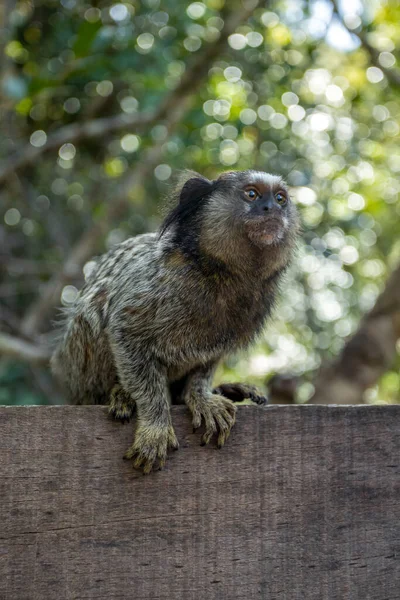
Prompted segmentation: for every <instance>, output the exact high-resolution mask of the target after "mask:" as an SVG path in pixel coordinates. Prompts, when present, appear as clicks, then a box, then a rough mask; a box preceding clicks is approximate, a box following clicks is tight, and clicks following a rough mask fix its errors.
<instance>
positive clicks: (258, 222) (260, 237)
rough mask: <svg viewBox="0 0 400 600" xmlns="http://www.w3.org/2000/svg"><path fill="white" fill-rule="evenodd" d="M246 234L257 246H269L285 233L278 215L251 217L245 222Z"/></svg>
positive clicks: (280, 238) (282, 222) (283, 225)
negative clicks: (251, 218)
mask: <svg viewBox="0 0 400 600" xmlns="http://www.w3.org/2000/svg"><path fill="white" fill-rule="evenodd" d="M246 230H247V235H248V236H249V238H250V240H251V241H252V242H253V243H254V244H257V245H258V246H269V245H271V244H277V243H278V242H280V241H281V240H282V238H283V236H284V233H285V223H284V221H283V220H282V219H280V218H278V217H267V218H265V217H264V218H261V219H259V218H258V219H253V220H251V221H248V222H247V224H246Z"/></svg>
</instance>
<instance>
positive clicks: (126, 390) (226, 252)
mask: <svg viewBox="0 0 400 600" xmlns="http://www.w3.org/2000/svg"><path fill="white" fill-rule="evenodd" d="M252 185H254V186H256V187H257V189H261V190H262V192H260V200H257V202H258V204H257V202H250V201H249V199H248V198H247V196H245V195H244V194H246V193H247V192H245V191H244V190H246V189H247V188H249V186H250V187H251V186H252ZM276 190H282V193H283V194H285V195H286V206H285V207H281V206H279V205H278V204H277V202H276V201H275V200H274V199H273V198H275V196H274V194H275V195H276V194H277V191H276ZM267 198H269V204H268V206H269V213H267V212H262V211H263V210H264V211H268V208H265V203H266V202H267V200H266V199H267ZM271 198H272V199H273V200H271ZM262 202H264V204H263V205H262V204H260V203H262ZM271 217H272V219H271ZM268 219H269V220H268ZM271 228H272V229H271ZM270 230H271V231H270ZM271 232H272V233H271ZM269 234H270V235H269ZM297 234H298V219H297V214H296V210H295V208H294V206H293V205H292V203H291V202H290V199H289V198H288V195H287V190H286V186H285V184H284V183H283V182H282V180H281V179H280V178H279V177H276V176H272V175H267V174H265V173H258V172H254V171H245V172H236V173H235V172H232V173H225V174H223V175H221V176H220V178H218V179H217V180H215V181H213V182H210V181H208V180H206V179H204V178H202V177H201V176H199V175H197V174H189V175H188V177H187V181H186V182H181V185H180V189H179V190H178V204H177V208H176V209H175V212H173V213H171V215H170V217H167V219H166V221H165V223H164V226H163V227H162V228H161V230H160V232H157V233H149V234H144V235H139V236H137V237H135V238H131V239H128V240H127V241H125V242H123V243H122V244H120V245H118V246H116V247H115V248H114V249H112V250H111V251H110V252H108V253H107V254H105V255H104V256H103V257H102V258H101V259H100V260H99V261H98V263H97V265H96V267H95V268H94V270H93V272H92V273H91V275H90V276H89V278H88V280H87V282H86V283H85V285H84V287H83V289H82V290H81V292H80V294H79V296H78V298H77V300H76V302H75V304H74V306H73V307H72V308H71V309H70V310H69V313H68V315H67V320H66V324H65V328H64V331H63V334H62V339H61V341H60V344H59V346H58V348H57V349H56V351H55V353H54V355H53V358H52V368H53V371H54V373H55V374H56V375H57V376H58V377H59V378H60V379H61V380H62V381H63V383H64V385H65V387H66V388H67V390H68V393H69V396H70V399H71V402H72V403H76V404H105V403H109V404H110V412H111V413H112V414H113V416H114V417H116V418H119V419H122V420H124V419H129V417H130V416H131V415H132V413H133V412H134V410H137V414H138V424H137V429H136V434H135V441H134V443H133V445H132V447H131V448H130V449H129V450H128V452H127V454H126V456H127V457H128V458H133V459H134V464H135V466H136V467H141V468H143V469H144V472H149V471H150V470H151V469H152V468H155V467H156V466H162V465H163V464H164V462H165V459H166V455H167V451H168V448H177V447H178V442H177V440H176V437H175V434H174V430H173V427H172V423H171V419H170V411H169V405H170V392H171V389H172V387H171V386H172V385H174V384H177V383H178V384H179V385H178V387H179V389H180V390H181V393H182V398H183V400H184V401H185V402H186V404H187V405H188V407H189V408H190V410H191V412H192V416H193V423H194V425H195V427H198V426H199V425H200V423H201V421H202V420H203V421H204V422H205V427H206V433H205V434H204V436H203V442H204V443H208V441H210V439H211V436H212V435H213V433H218V444H219V445H222V444H223V443H224V442H225V440H226V439H227V437H228V435H229V432H230V429H231V427H232V425H233V423H234V419H235V407H234V405H233V404H232V403H231V402H230V400H229V399H228V398H225V397H223V396H222V395H220V394H215V393H214V394H213V393H212V388H211V383H212V376H213V373H214V371H215V368H216V366H217V364H218V361H219V360H220V359H221V358H222V357H223V356H225V355H227V354H228V353H230V352H232V351H234V350H236V349H238V348H243V347H245V346H247V345H248V344H249V343H250V342H251V341H252V340H253V339H254V338H255V336H256V335H257V334H258V333H259V332H260V330H261V329H262V327H263V324H264V322H265V318H266V317H267V316H268V314H269V313H270V311H271V308H272V306H273V303H274V299H275V295H276V291H277V287H278V283H279V279H280V276H281V274H282V273H283V272H284V270H285V269H286V267H287V265H288V263H289V261H290V258H291V256H292V253H293V249H294V247H295V244H296V237H297ZM268 236H269V237H268Z"/></svg>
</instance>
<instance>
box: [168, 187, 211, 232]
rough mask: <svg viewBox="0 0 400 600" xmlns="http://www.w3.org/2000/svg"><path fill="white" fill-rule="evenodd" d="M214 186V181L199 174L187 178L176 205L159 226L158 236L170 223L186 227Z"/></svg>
mask: <svg viewBox="0 0 400 600" xmlns="http://www.w3.org/2000/svg"><path fill="white" fill-rule="evenodd" d="M215 188H216V182H215V181H210V180H209V179H206V178H205V177H201V176H200V175H199V176H197V177H191V178H190V179H188V180H187V181H186V182H185V183H184V185H183V186H182V189H181V190H180V192H179V191H178V196H179V202H178V204H177V206H175V208H174V209H173V210H172V211H171V212H170V213H169V214H168V215H167V217H166V219H165V220H164V223H163V224H162V225H161V228H160V237H161V236H162V235H163V234H164V233H165V232H166V231H167V229H169V227H171V226H172V225H175V226H177V227H178V228H179V227H181V228H182V227H187V226H189V225H190V223H193V219H195V218H196V216H197V215H198V214H199V212H200V211H201V209H202V208H203V206H204V205H205V203H206V201H207V199H208V198H209V196H210V195H211V194H212V192H213V191H214V190H215Z"/></svg>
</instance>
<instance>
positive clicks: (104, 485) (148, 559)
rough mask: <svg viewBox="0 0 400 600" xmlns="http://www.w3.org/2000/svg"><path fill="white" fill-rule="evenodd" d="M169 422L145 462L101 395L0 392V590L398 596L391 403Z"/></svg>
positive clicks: (399, 490) (312, 598)
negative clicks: (208, 434) (222, 439)
mask: <svg viewBox="0 0 400 600" xmlns="http://www.w3.org/2000/svg"><path fill="white" fill-rule="evenodd" d="M173 422H174V425H175V429H176V432H177V435H178V438H179V441H180V444H181V448H180V450H179V452H175V453H173V454H171V456H170V458H169V461H168V465H167V468H166V469H165V470H164V471H161V472H157V473H154V474H152V475H150V476H147V477H144V476H141V475H139V474H138V473H136V472H135V471H133V470H132V467H131V465H130V463H129V462H125V461H123V460H122V455H123V452H124V451H125V450H126V448H127V447H128V446H129V444H130V442H131V438H132V431H133V428H132V426H131V425H124V426H121V425H120V424H118V423H114V422H112V421H110V420H109V419H108V417H107V416H106V412H105V409H104V408H102V407H74V406H66V407H13V408H4V407H3V408H0V459H1V460H0V598H1V600H53V599H54V600H64V599H65V600H87V599H93V600H125V599H126V600H181V599H182V600H217V599H218V600H239V599H240V600H252V599H262V600H278V599H279V600H358V599H359V600H369V599H370V600H399V598H400V477H399V475H400V466H399V465H400V406H356V407H349V406H347V407H325V406H297V407H296V406H288V407H279V406H278V407H277V406H271V407H267V408H259V407H241V408H240V409H239V412H238V422H237V425H236V426H235V429H234V431H233V433H232V437H231V439H230V440H229V442H228V444H227V445H226V446H225V447H224V448H223V449H222V450H217V449H216V448H215V447H212V446H211V447H207V448H202V447H200V445H199V444H200V434H198V433H196V434H193V433H192V430H191V425H190V420H189V416H188V414H187V412H186V409H185V407H174V408H173Z"/></svg>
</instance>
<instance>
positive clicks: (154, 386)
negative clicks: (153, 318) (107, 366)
mask: <svg viewBox="0 0 400 600" xmlns="http://www.w3.org/2000/svg"><path fill="white" fill-rule="evenodd" d="M114 349H115V351H114V356H115V362H116V367H117V371H118V378H119V382H120V385H121V387H122V388H123V390H124V392H125V394H127V395H128V396H129V397H130V399H131V402H130V404H129V406H132V403H136V408H137V426H136V431H135V439H134V442H133V444H132V446H131V447H130V448H129V449H128V450H127V452H126V453H125V456H124V458H126V459H132V460H133V466H134V467H135V468H141V469H143V472H144V473H150V471H151V470H152V469H155V468H162V467H163V466H164V464H165V461H166V459H167V453H168V450H169V449H170V448H172V449H175V450H177V449H178V447H179V444H178V440H177V438H176V435H175V432H174V429H173V427H172V422H171V415H170V407H169V404H170V398H169V389H168V380H167V374H166V370H165V367H163V366H162V365H160V364H158V362H157V360H156V359H155V358H153V357H149V356H146V355H145V352H142V353H140V352H137V354H136V353H135V355H134V356H132V354H128V353H127V350H126V347H122V348H116V347H115V346H114Z"/></svg>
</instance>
